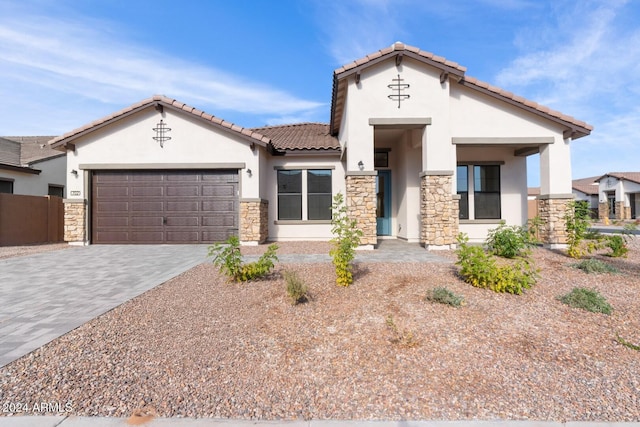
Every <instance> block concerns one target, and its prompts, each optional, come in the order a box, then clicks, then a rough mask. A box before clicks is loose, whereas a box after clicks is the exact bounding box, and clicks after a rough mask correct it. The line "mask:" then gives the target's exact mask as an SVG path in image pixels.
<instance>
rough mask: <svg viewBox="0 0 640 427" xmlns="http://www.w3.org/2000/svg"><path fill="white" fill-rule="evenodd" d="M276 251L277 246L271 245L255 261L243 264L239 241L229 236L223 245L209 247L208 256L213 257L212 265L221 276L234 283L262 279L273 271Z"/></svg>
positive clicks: (276, 258) (235, 237)
mask: <svg viewBox="0 0 640 427" xmlns="http://www.w3.org/2000/svg"><path fill="white" fill-rule="evenodd" d="M277 250H278V245H276V244H271V245H269V247H267V250H266V251H265V253H264V254H262V255H261V256H260V258H259V259H258V260H257V261H255V262H250V263H247V264H243V263H242V255H241V253H240V240H239V239H238V237H237V236H231V237H229V238H228V239H227V241H226V242H225V244H220V243H216V244H215V245H212V246H209V256H212V257H214V258H213V265H215V266H216V267H218V269H219V270H220V272H221V273H222V274H224V275H226V276H227V277H229V278H231V279H233V280H235V281H236V282H247V281H249V280H255V279H259V278H262V277H264V276H266V275H267V274H269V273H270V272H271V270H273V267H274V263H275V262H276V261H278V257H277V256H276V251H277Z"/></svg>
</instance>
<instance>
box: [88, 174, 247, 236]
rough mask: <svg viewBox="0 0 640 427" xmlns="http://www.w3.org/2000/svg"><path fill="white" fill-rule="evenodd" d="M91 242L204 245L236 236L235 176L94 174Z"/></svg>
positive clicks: (236, 191) (236, 186)
mask: <svg viewBox="0 0 640 427" xmlns="http://www.w3.org/2000/svg"><path fill="white" fill-rule="evenodd" d="M92 178H93V179H92V228H91V230H92V232H91V237H92V242H93V243H210V242H218V241H223V240H226V239H227V238H228V237H229V236H231V235H236V234H237V233H238V173H237V171H227V170H225V171H216V170H207V171H202V170H198V171H194V170H188V171H181V170H176V171H94V172H93V175H92Z"/></svg>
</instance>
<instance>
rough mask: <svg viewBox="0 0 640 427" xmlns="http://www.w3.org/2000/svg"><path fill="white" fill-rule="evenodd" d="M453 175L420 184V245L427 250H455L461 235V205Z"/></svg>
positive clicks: (426, 177)
mask: <svg viewBox="0 0 640 427" xmlns="http://www.w3.org/2000/svg"><path fill="white" fill-rule="evenodd" d="M452 180H453V175H423V176H422V179H421V183H420V221H421V225H422V227H421V229H420V242H421V243H423V244H424V245H425V247H426V248H427V249H429V248H430V247H434V246H436V247H437V246H449V247H451V248H452V247H454V246H455V244H456V239H457V236H458V233H459V229H460V226H459V219H458V216H459V209H460V202H459V200H458V198H457V195H454V194H451V188H452Z"/></svg>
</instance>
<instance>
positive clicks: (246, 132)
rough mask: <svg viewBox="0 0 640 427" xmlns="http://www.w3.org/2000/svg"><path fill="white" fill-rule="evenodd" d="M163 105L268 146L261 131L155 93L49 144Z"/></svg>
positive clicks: (78, 135) (71, 138) (57, 143)
mask: <svg viewBox="0 0 640 427" xmlns="http://www.w3.org/2000/svg"><path fill="white" fill-rule="evenodd" d="M158 105H161V106H163V107H167V108H171V109H173V110H179V111H184V112H186V113H189V114H191V115H193V116H195V117H197V118H198V119H200V120H204V121H205V122H207V123H210V124H213V125H214V126H217V127H219V128H221V129H225V130H228V131H230V132H235V133H236V134H238V135H240V136H242V137H244V138H246V139H248V140H251V141H252V142H255V143H258V144H260V145H262V146H266V145H267V144H268V143H269V138H267V137H265V136H264V135H260V134H259V133H257V132H255V131H252V130H251V129H248V128H244V127H242V126H238V125H236V124H233V123H231V122H228V121H226V120H223V119H221V118H218V117H216V116H213V115H211V114H207V113H205V112H204V111H201V110H198V109H197V108H194V107H191V106H189V105H187V104H184V103H182V102H179V101H177V100H175V99H172V98H168V97H166V96H163V95H154V96H153V97H151V98H147V99H145V100H142V101H140V102H137V103H135V104H133V105H131V106H129V107H126V108H123V109H122V110H120V111H116V112H115V113H113V114H110V115H108V116H106V117H103V118H101V119H98V120H95V121H93V122H91V123H88V124H86V125H84V126H82V127H79V128H77V129H74V130H72V131H71V132H68V133H65V134H64V135H62V136H59V137H57V138H54V139H52V140H51V141H49V144H51V146H53V147H59V146H66V144H67V143H68V142H71V141H73V140H74V139H75V138H78V137H80V136H82V135H85V134H87V133H89V132H91V131H93V130H95V129H98V128H100V127H102V126H106V125H108V124H110V123H112V122H114V121H116V120H118V119H120V118H123V117H126V116H128V115H130V114H133V113H135V112H138V111H140V110H143V109H145V108H148V107H150V106H158Z"/></svg>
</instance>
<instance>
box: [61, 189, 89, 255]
mask: <svg viewBox="0 0 640 427" xmlns="http://www.w3.org/2000/svg"><path fill="white" fill-rule="evenodd" d="M63 203H64V241H65V242H69V243H71V244H85V243H86V241H87V201H86V200H85V199H64V201H63Z"/></svg>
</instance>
